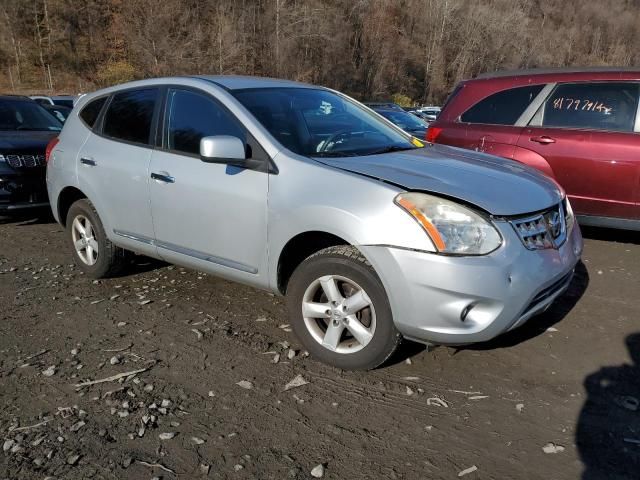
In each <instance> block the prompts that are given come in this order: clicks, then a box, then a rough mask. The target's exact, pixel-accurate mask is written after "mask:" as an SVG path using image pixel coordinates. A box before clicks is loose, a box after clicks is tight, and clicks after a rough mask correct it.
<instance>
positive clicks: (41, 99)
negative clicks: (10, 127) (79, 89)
mask: <svg viewBox="0 0 640 480" xmlns="http://www.w3.org/2000/svg"><path fill="white" fill-rule="evenodd" d="M29 98H31V99H32V100H35V101H36V102H38V103H39V104H40V105H61V106H63V107H67V108H73V102H74V101H75V99H76V98H77V97H76V96H75V95H52V96H50V95H32V96H31V97H29Z"/></svg>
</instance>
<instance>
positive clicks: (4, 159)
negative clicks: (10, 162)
mask: <svg viewBox="0 0 640 480" xmlns="http://www.w3.org/2000/svg"><path fill="white" fill-rule="evenodd" d="M6 161H7V159H6V158H4V155H2V154H0V162H6Z"/></svg>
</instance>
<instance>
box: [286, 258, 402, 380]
mask: <svg viewBox="0 0 640 480" xmlns="http://www.w3.org/2000/svg"><path fill="white" fill-rule="evenodd" d="M287 303H288V308H289V315H290V318H291V325H292V326H293V329H294V331H295V332H296V334H297V335H298V337H299V338H300V340H301V341H302V343H303V344H304V346H305V347H306V348H307V350H308V351H309V352H310V353H311V354H312V355H313V356H314V357H315V358H318V359H319V360H322V361H323V362H325V363H328V364H330V365H334V366H336V367H339V368H343V369H347V370H367V369H372V368H375V367H377V366H379V365H381V364H382V363H384V362H385V361H386V360H387V359H388V358H389V357H390V356H391V354H392V353H393V352H394V351H395V350H396V348H397V346H398V344H399V343H400V340H401V337H400V334H399V332H398V331H397V330H396V329H395V326H394V324H393V318H392V315H391V307H390V306H389V300H388V298H387V294H386V292H385V290H384V287H383V285H382V282H381V281H380V279H379V277H378V275H377V274H376V272H375V270H374V269H373V267H372V266H371V265H370V264H369V262H367V260H366V259H365V258H364V256H363V255H362V254H361V253H360V252H359V251H358V249H356V248H355V247H351V246H337V247H329V248H326V249H324V250H321V251H319V252H317V253H316V254H314V255H312V256H310V257H309V258H307V259H306V260H305V261H304V262H302V263H301V264H300V265H299V266H298V268H297V269H296V270H295V272H294V273H293V275H292V277H291V279H290V281H289V288H288V289H287Z"/></svg>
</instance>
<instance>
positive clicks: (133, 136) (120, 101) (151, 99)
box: [102, 88, 159, 145]
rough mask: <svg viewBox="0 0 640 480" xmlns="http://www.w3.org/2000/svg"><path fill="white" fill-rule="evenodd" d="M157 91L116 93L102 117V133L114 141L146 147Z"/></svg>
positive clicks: (149, 89)
mask: <svg viewBox="0 0 640 480" xmlns="http://www.w3.org/2000/svg"><path fill="white" fill-rule="evenodd" d="M158 96H159V89H157V88H146V89H141V90H127V91H125V92H120V93H116V94H115V95H114V96H113V99H112V100H111V103H110V104H109V108H108V109H107V112H106V114H105V117H104V126H103V128H102V133H103V134H104V135H106V136H108V137H111V138H113V139H115V140H123V141H125V142H132V143H139V144H143V145H148V144H149V143H150V136H151V125H152V123H153V112H154V109H155V106H156V102H157V100H158Z"/></svg>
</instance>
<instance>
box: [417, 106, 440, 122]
mask: <svg viewBox="0 0 640 480" xmlns="http://www.w3.org/2000/svg"><path fill="white" fill-rule="evenodd" d="M417 111H418V113H420V114H421V115H422V116H423V118H424V119H425V120H427V121H429V122H433V121H435V120H436V119H437V118H438V115H440V107H435V106H428V107H421V108H419V109H418V110H417Z"/></svg>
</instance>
